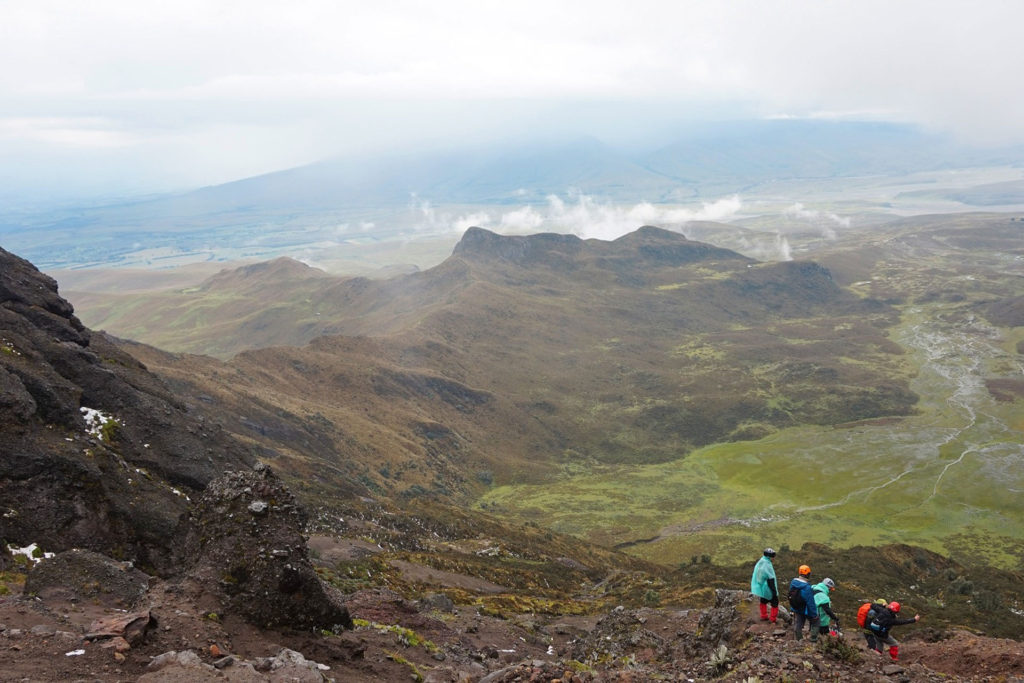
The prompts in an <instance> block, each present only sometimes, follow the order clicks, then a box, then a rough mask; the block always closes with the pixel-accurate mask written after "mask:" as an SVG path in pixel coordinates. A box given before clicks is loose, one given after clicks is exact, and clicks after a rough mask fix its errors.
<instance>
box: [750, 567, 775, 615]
mask: <svg viewBox="0 0 1024 683" xmlns="http://www.w3.org/2000/svg"><path fill="white" fill-rule="evenodd" d="M773 557H775V551H774V550H773V549H771V548H765V549H764V553H762V554H761V559H759V560H758V561H757V564H755V565H754V573H753V574H752V575H751V577H750V592H751V593H753V594H754V595H756V596H757V597H758V598H760V600H761V605H760V607H761V621H771V622H772V623H773V624H774V623H775V622H776V621H777V620H778V618H779V589H778V586H776V585H775V567H774V566H773V565H772V558H773ZM769 603H771V606H772V611H771V614H770V615H769V613H768V604H769Z"/></svg>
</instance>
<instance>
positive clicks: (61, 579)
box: [25, 550, 149, 607]
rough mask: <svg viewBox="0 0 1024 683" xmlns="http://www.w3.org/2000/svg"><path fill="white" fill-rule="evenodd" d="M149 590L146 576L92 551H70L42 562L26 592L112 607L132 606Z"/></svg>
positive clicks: (27, 581) (26, 580) (38, 565)
mask: <svg viewBox="0 0 1024 683" xmlns="http://www.w3.org/2000/svg"><path fill="white" fill-rule="evenodd" d="M148 589H149V576H147V575H146V574H145V573H143V572H140V571H139V570H138V569H135V568H133V567H132V566H131V565H129V564H127V563H125V562H117V561H116V560H112V559H110V558H109V557H107V556H105V555H100V554H99V553H94V552H92V551H91V550H68V551H66V552H63V553H58V554H57V555H55V556H53V557H51V558H48V559H45V560H41V561H40V562H38V563H36V565H35V566H34V567H33V568H32V570H31V571H30V572H29V573H28V577H27V578H26V579H25V593H30V594H33V595H38V596H39V597H41V598H49V597H55V596H59V597H61V598H64V599H71V598H78V599H83V598H85V599H89V600H94V601H97V602H99V603H101V604H104V605H107V606H110V607H131V606H132V605H134V604H135V603H136V602H137V601H138V600H139V598H141V597H142V596H143V595H145V593H146V591H147V590H148Z"/></svg>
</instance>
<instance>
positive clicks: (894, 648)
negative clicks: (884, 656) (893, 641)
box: [889, 645, 900, 662]
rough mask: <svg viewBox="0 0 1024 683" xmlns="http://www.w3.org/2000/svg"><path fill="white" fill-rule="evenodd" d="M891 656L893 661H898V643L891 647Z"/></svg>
mask: <svg viewBox="0 0 1024 683" xmlns="http://www.w3.org/2000/svg"><path fill="white" fill-rule="evenodd" d="M889 656H890V657H892V661H894V662H895V661H897V660H898V659H899V656H900V648H899V646H898V645H893V646H892V647H890V648H889Z"/></svg>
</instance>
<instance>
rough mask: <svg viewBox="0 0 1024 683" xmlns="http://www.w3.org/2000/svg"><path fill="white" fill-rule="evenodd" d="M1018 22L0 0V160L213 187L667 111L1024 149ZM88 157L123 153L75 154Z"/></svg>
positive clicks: (787, 4) (622, 122) (859, 6)
mask: <svg viewBox="0 0 1024 683" xmlns="http://www.w3.org/2000/svg"><path fill="white" fill-rule="evenodd" d="M1022 24H1024V4H1022V3H1019V2H1015V1H1011V0H979V1H978V2H973V3H970V4H969V5H967V4H964V3H962V2H958V1H954V0H929V1H927V2H925V1H924V0H906V1H904V2H899V3H893V2H891V0H884V1H883V0H834V1H830V2H821V1H820V0H730V1H729V2H721V1H719V0H687V2H676V1H670V0H637V2H632V3H621V2H612V1H611V0H590V1H584V0H566V1H565V2H556V3H552V2H541V1H540V0H521V1H520V2H515V3H480V2H473V1H471V0H438V1H437V2H433V3H417V2H411V1H409V0H382V1H380V2H374V3H337V2H333V1H331V0H296V1H295V2H290V3H287V4H285V3H280V2H276V1H271V0H247V1H245V2H242V1H240V0H224V1H222V2H206V1H205V0H179V1H177V2H174V3H138V2H129V1H128V0H95V1H93V2H88V3H81V2H79V3H70V2H64V1H61V0H34V1H33V2H21V3H19V2H6V1H2V0H0V62H2V63H4V64H6V65H9V66H8V68H5V69H3V70H0V92H2V93H3V99H4V109H5V116H7V117H9V118H8V119H7V123H6V124H5V129H4V130H6V131H7V132H6V133H0V159H6V160H9V161H7V162H0V166H2V165H3V164H4V163H9V164H10V165H11V166H14V165H24V164H25V163H26V162H27V163H28V165H32V164H33V163H35V161H34V160H37V159H42V160H43V161H44V162H45V163H47V164H50V165H51V167H55V166H60V167H62V173H69V172H70V169H71V168H72V164H73V165H76V166H75V168H78V169H79V170H80V172H81V173H90V172H95V169H96V166H97V162H99V163H102V164H107V165H110V166H111V167H116V169H117V172H111V173H110V176H111V177H112V178H116V177H119V176H120V177H122V178H123V177H133V178H149V179H150V182H152V183H159V182H164V183H167V182H171V181H170V180H169V178H175V179H180V180H179V182H192V183H196V184H200V183H210V182H219V181H221V180H225V179H227V177H240V176H243V175H251V174H254V173H259V172H264V171H267V170H270V169H273V168H281V167H284V166H287V165H290V164H294V163H301V162H304V161H308V160H311V159H314V158H317V157H322V156H327V155H329V154H332V153H339V152H350V151H351V150H359V149H366V148H371V147H375V146H376V147H379V146H382V145H389V144H390V145H395V146H402V145H407V144H411V143H413V142H417V141H418V142H421V143H422V142H423V141H427V140H429V141H432V142H433V143H435V144H437V143H439V141H444V140H452V139H455V138H457V137H458V138H465V137H466V136H492V135H498V134H500V135H508V133H509V130H510V129H514V130H515V132H519V131H521V130H531V131H532V130H540V129H543V130H545V131H551V130H557V131H574V132H575V133H577V134H585V133H593V132H594V131H593V130H577V129H574V128H573V126H577V127H578V126H581V125H585V122H586V121H588V120H590V118H592V119H593V120H594V121H598V120H600V119H601V118H602V117H600V116H595V115H593V114H592V113H591V112H590V111H586V110H588V109H598V108H599V107H600V106H608V107H611V106H613V105H620V106H621V105H622V104H623V103H626V104H627V106H625V107H623V110H626V111H629V112H631V113H630V114H629V115H628V116H625V117H617V118H616V117H612V119H613V120H614V122H615V124H616V126H617V127H616V128H615V130H617V131H618V132H619V134H621V135H623V136H626V135H628V131H630V130H637V129H640V128H644V127H645V125H646V124H647V123H648V122H649V121H650V120H651V117H655V116H658V117H661V118H662V119H664V118H665V116H664V113H663V112H664V111H665V110H667V109H669V105H668V104H667V103H669V102H671V103H672V105H671V110H672V111H675V112H692V111H705V112H712V114H715V115H735V113H736V112H737V111H742V112H743V113H744V114H749V113H750V112H755V113H757V114H759V115H762V116H787V115H788V116H799V117H808V116H813V117H826V118H827V117H833V118H834V117H841V118H844V117H851V116H853V117H857V118H863V117H869V118H884V119H890V120H899V121H907V122H914V123H919V124H923V125H926V126H931V127H935V128H940V129H946V130H952V131H955V132H956V133H957V134H959V135H961V136H962V137H966V138H971V139H976V140H980V141H985V142H1006V141H1022V140H1024V90H1022V89H1020V88H1016V87H1014V86H1015V84H1016V83H1017V82H1018V81H1019V74H1020V73H1021V72H1022V71H1024V41H1021V40H1020V37H1019V35H1018V34H1019V27H1020V26H1021V25H1022ZM15 65H16V66H15ZM641 100H642V101H644V102H645V103H647V104H649V105H651V106H643V107H641V106H632V107H630V106H628V104H629V103H636V102H639V101H641ZM584 101H586V102H589V103H591V106H589V107H588V106H583V105H575V104H574V105H573V106H568V107H566V108H565V109H563V110H559V109H558V107H557V105H558V104H559V103H566V102H573V103H582V102H584ZM485 102H487V103H489V104H486V105H485V104H482V103H485ZM602 103H604V104H603V105H602ZM659 105H660V106H659ZM574 109H575V115H573V114H572V111H573V110H574ZM552 111H559V118H558V120H554V119H553V118H552V117H550V116H549V114H550V113H551V112H552ZM652 112H660V113H658V114H655V113H652ZM588 117H590V118H588ZM645 117H647V118H645ZM93 118H95V119H96V121H101V122H102V124H100V125H93V124H87V125H83V124H82V121H83V120H86V119H93ZM604 118H605V119H608V118H609V117H604ZM29 121H31V122H29ZM61 121H63V122H65V123H67V125H53V124H54V123H55V122H61ZM12 122H13V123H12ZM18 122H20V123H18ZM26 122H29V123H26ZM604 125H605V127H606V130H607V129H609V127H608V124H607V120H606V121H605V122H604ZM12 126H14V127H13V128H12ZM18 126H22V128H20V129H19V128H17V127H18ZM12 131H13V134H12ZM19 131H20V132H19ZM15 137H16V138H18V139H17V140H14V138H15ZM15 145H16V147H17V151H18V154H12V150H14V149H15V147H14V146H15ZM33 145H35V147H33ZM43 148H45V149H43ZM55 148H62V149H66V150H68V152H67V156H66V157H64V158H60V157H55V156H53V150H54V149H55ZM89 148H91V149H94V150H96V151H97V154H99V153H100V152H103V151H105V150H109V149H111V148H118V149H121V150H123V151H124V153H123V154H121V155H116V156H96V157H92V158H85V157H81V158H80V157H77V156H74V155H75V154H77V153H78V151H80V150H82V149H89ZM33 155H35V156H33ZM46 155H49V156H46ZM40 163H42V162H40ZM3 170H4V169H2V168H0V175H9V176H11V177H12V178H16V177H17V174H14V173H11V172H8V173H3ZM39 175H40V176H45V173H44V172H43V171H40V174H39Z"/></svg>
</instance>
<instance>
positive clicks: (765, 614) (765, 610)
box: [758, 602, 768, 621]
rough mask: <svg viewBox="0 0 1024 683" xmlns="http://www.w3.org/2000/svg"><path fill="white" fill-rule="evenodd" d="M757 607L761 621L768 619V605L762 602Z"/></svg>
mask: <svg viewBox="0 0 1024 683" xmlns="http://www.w3.org/2000/svg"><path fill="white" fill-rule="evenodd" d="M758 607H760V608H761V621H768V605H766V604H764V603H763V602H762V603H761V604H760V605H758Z"/></svg>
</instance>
